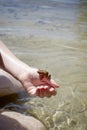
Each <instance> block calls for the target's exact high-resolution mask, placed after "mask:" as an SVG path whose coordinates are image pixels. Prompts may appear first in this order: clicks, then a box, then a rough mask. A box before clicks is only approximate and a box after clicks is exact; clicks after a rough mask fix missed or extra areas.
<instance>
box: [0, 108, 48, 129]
mask: <svg viewBox="0 0 87 130" xmlns="http://www.w3.org/2000/svg"><path fill="white" fill-rule="evenodd" d="M0 130H46V128H45V126H44V125H43V124H42V123H41V122H40V121H39V120H37V119H35V118H33V117H31V116H25V115H22V114H20V113H17V112H13V111H6V110H1V112H0Z"/></svg>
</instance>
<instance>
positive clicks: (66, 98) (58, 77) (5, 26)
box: [0, 0, 87, 130]
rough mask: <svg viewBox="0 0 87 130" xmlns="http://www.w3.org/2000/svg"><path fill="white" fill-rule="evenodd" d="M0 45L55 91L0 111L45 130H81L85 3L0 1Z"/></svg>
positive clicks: (86, 62) (85, 92) (86, 66)
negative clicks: (31, 119)
mask: <svg viewBox="0 0 87 130" xmlns="http://www.w3.org/2000/svg"><path fill="white" fill-rule="evenodd" d="M0 39H1V40H3V41H4V42H5V44H6V45H7V46H8V47H9V48H10V49H11V50H12V52H13V53H14V54H15V55H16V56H17V57H19V58H20V59H21V60H23V61H24V62H25V63H27V64H29V65H31V66H35V67H37V68H43V69H47V70H48V71H49V72H50V73H51V74H52V77H53V78H54V79H55V81H56V82H57V83H58V84H59V85H60V86H61V87H60V88H59V89H58V90H57V91H58V94H57V95H56V96H55V97H52V98H49V99H47V98H44V99H40V98H36V97H28V96H27V97H26V95H25V94H23V95H22V94H21V97H20V95H17V96H15V98H16V99H15V100H11V101H10V100H9V98H8V102H7V103H4V107H5V108H8V109H12V110H15V111H18V112H22V113H24V114H26V115H28V114H31V115H33V116H35V117H36V118H38V119H40V120H41V121H42V122H43V123H44V124H45V125H46V126H47V128H48V129H49V130H86V129H87V101H86V99H87V2H86V0H82V1H81V0H37V1H35V0H25V1H22V0H16V1H15V0H0ZM18 96H19V97H18ZM9 97H10V96H9ZM13 99H14V98H13Z"/></svg>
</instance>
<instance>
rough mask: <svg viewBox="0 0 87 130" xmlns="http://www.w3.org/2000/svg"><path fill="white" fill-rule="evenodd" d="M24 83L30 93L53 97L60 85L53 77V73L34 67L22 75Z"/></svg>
mask: <svg viewBox="0 0 87 130" xmlns="http://www.w3.org/2000/svg"><path fill="white" fill-rule="evenodd" d="M21 81H22V84H23V86H24V88H25V90H26V91H27V93H28V94H30V95H32V96H39V97H41V98H43V97H51V96H54V95H56V93H57V91H56V88H58V87H59V86H58V85H57V84H56V83H55V81H54V80H53V79H51V75H50V74H49V73H48V72H47V71H44V70H37V69H32V71H31V72H29V73H27V74H25V75H24V76H22V80H21Z"/></svg>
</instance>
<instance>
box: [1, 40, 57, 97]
mask: <svg viewBox="0 0 87 130" xmlns="http://www.w3.org/2000/svg"><path fill="white" fill-rule="evenodd" d="M0 68H1V69H3V70H5V71H6V72H8V73H9V74H11V75H12V76H13V77H15V78H16V79H17V80H19V81H20V82H21V83H22V85H23V87H24V89H25V90H26V91H27V93H28V94H29V95H31V96H39V97H41V98H43V97H51V96H54V95H56V93H57V92H56V88H58V87H59V86H58V85H57V84H56V83H55V81H54V80H53V79H51V76H50V75H49V73H48V72H46V71H42V70H39V69H37V68H33V67H30V66H29V65H27V64H25V63H24V62H22V61H21V60H20V59H18V58H17V57H16V56H15V55H14V54H13V53H12V52H11V51H10V50H9V49H8V48H7V46H6V45H5V44H4V43H3V42H2V41H0Z"/></svg>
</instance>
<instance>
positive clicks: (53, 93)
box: [49, 87, 57, 96]
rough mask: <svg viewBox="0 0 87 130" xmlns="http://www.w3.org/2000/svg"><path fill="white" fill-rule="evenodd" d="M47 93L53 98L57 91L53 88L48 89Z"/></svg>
mask: <svg viewBox="0 0 87 130" xmlns="http://www.w3.org/2000/svg"><path fill="white" fill-rule="evenodd" d="M49 91H50V93H51V94H52V95H53V96H55V95H56V94H57V91H56V90H55V89H54V88H52V87H51V88H50V89H49Z"/></svg>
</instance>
